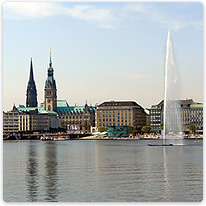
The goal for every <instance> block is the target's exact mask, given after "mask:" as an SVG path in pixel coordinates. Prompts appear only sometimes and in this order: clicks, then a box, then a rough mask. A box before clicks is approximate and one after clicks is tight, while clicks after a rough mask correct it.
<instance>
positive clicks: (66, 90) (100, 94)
mask: <svg viewBox="0 0 206 206" xmlns="http://www.w3.org/2000/svg"><path fill="white" fill-rule="evenodd" d="M168 29H170V31H171V39H172V42H173V50H174V56H175V62H176V65H177V69H178V73H179V79H180V83H181V91H180V94H181V99H186V98H192V99H193V100H194V101H196V102H203V86H204V84H203V74H204V68H203V5H202V3H197V2H182V3H179V2H173V3H169V2H159V3H155V2H153V3H151V2H130V3H129V2H118V3H117V2H116V3H115V2H113V3H110V2H104V3H103V2H96V3H94V2H84V3H80V2H73V3H70V2H62V3H60V2H5V3H4V4H3V110H4V111H8V110H11V109H12V107H13V104H15V105H16V106H18V105H19V104H24V105H25V102H26V89H27V84H28V79H29V71H30V59H31V57H32V61H33V69H34V79H35V82H36V87H37V93H38V97H37V98H38V99H37V101H38V103H39V105H40V103H41V102H43V100H44V85H45V81H46V78H47V68H48V63H49V52H50V48H51V52H52V61H53V67H54V78H55V80H56V84H57V99H58V100H67V102H68V104H69V105H71V106H72V105H75V104H76V105H77V106H78V105H79V106H81V105H84V104H85V102H86V101H87V103H88V104H92V105H95V104H96V103H98V104H99V103H101V102H103V101H110V100H114V101H115V100H133V101H136V102H137V103H138V104H140V105H141V106H142V107H144V108H150V107H151V106H152V105H154V104H158V103H159V102H160V101H161V100H162V99H163V94H164V65H165V55H166V38H167V32H168Z"/></svg>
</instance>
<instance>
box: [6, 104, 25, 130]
mask: <svg viewBox="0 0 206 206" xmlns="http://www.w3.org/2000/svg"><path fill="white" fill-rule="evenodd" d="M20 113H21V112H19V111H18V110H17V109H16V107H15V106H14V107H13V109H12V110H11V111H8V112H3V132H4V133H16V132H18V131H19V115H20Z"/></svg>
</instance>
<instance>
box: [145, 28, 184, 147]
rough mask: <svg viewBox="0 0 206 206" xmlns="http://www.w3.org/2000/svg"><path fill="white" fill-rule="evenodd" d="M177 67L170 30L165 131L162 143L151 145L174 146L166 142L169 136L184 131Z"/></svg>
mask: <svg viewBox="0 0 206 206" xmlns="http://www.w3.org/2000/svg"><path fill="white" fill-rule="evenodd" d="M179 91H180V89H179V81H178V74H177V68H176V65H175V61H174V56H173V47H172V41H171V36H170V31H168V36H167V43H166V61H165V86H164V132H163V144H162V145H150V144H149V146H173V144H165V140H166V139H169V138H174V137H175V138H177V137H179V136H180V134H181V132H182V123H181V113H180V104H179V99H180V94H179Z"/></svg>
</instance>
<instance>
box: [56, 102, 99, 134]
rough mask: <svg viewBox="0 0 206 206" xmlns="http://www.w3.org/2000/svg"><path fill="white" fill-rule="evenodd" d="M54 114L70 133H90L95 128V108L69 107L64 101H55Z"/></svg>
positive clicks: (86, 106) (85, 106)
mask: <svg viewBox="0 0 206 206" xmlns="http://www.w3.org/2000/svg"><path fill="white" fill-rule="evenodd" d="M56 112H57V113H58V115H59V117H60V119H61V125H62V126H63V127H66V128H67V130H68V131H70V132H77V131H79V132H84V133H90V131H91V127H94V126H95V107H93V106H88V105H87V103H86V104H85V105H84V106H69V105H68V103H67V101H66V100H57V107H56Z"/></svg>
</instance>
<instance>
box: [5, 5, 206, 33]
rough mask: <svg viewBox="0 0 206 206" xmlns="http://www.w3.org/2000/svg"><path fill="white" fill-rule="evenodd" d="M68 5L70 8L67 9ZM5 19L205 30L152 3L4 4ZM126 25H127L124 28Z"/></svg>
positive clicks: (201, 26)
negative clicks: (148, 24) (142, 22)
mask: <svg viewBox="0 0 206 206" xmlns="http://www.w3.org/2000/svg"><path fill="white" fill-rule="evenodd" d="M65 5H67V6H65ZM3 9H4V10H3V11H4V18H9V19H25V18H26V19H28V18H42V17H48V16H52V15H65V16H67V17H68V18H73V19H78V20H82V21H85V22H86V23H89V24H93V25H95V26H97V27H101V28H105V29H112V28H116V27H117V26H118V25H120V24H118V23H121V22H122V23H123V22H124V21H125V20H126V21H127V23H129V22H133V21H134V20H136V21H138V20H147V21H153V22H156V23H159V24H160V25H161V26H162V27H165V28H167V29H168V28H170V29H171V30H179V29H181V28H184V27H189V26H192V27H193V28H195V29H202V28H203V21H202V20H201V21H194V22H193V21H192V20H191V21H188V20H187V19H186V18H185V17H184V16H178V15H181V14H176V13H171V12H170V13H168V12H165V11H164V10H162V9H160V8H159V7H157V6H156V4H153V3H138V2H133V3H127V4H126V5H125V6H123V7H114V6H113V7H112V6H110V7H107V8H106V9H105V8H99V7H97V6H94V5H92V4H91V2H89V3H76V5H74V4H65V3H58V2H5V3H4V4H3ZM122 25H124V24H122Z"/></svg>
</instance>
